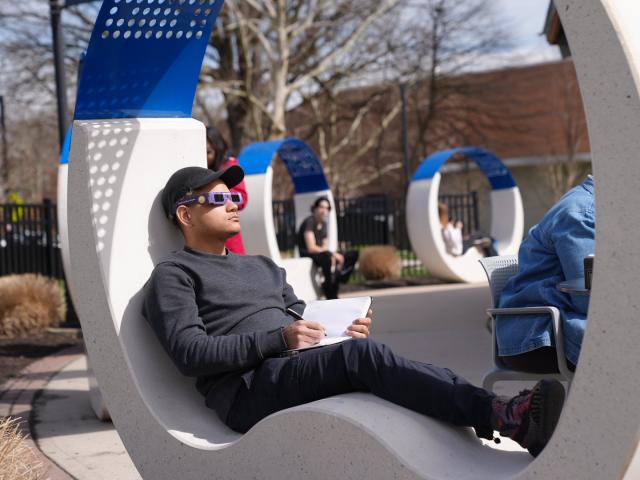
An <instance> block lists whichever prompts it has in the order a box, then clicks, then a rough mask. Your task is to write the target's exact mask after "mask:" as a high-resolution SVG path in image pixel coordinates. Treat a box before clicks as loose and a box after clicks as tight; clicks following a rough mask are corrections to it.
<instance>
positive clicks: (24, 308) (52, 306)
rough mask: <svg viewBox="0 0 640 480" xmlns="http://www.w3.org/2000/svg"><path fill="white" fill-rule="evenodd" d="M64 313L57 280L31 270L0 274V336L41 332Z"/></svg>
mask: <svg viewBox="0 0 640 480" xmlns="http://www.w3.org/2000/svg"><path fill="white" fill-rule="evenodd" d="M66 313H67V304H66V301H65V298H64V293H63V291H62V289H61V288H60V285H59V284H58V281H57V280H54V279H51V278H47V277H43V276H42V275H36V274H32V273H28V274H24V275H8V276H5V277H0V336H5V337H19V336H26V335H30V334H33V333H38V332H41V331H43V330H45V329H46V328H48V327H52V326H55V325H58V324H59V323H60V322H61V321H62V320H63V319H64V318H65V316H66Z"/></svg>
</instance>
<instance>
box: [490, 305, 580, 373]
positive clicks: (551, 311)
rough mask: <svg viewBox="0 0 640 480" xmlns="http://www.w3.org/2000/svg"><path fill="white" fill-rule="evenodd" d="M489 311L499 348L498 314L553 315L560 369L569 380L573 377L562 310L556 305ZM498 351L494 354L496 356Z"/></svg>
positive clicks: (495, 345)
mask: <svg viewBox="0 0 640 480" xmlns="http://www.w3.org/2000/svg"><path fill="white" fill-rule="evenodd" d="M487 313H488V314H489V315H491V317H492V318H493V337H494V348H495V349H497V339H496V338H495V335H496V334H495V332H496V325H495V316H496V315H539V314H541V313H542V314H547V315H550V316H551V322H552V324H553V339H554V341H555V347H556V348H555V350H556V356H557V360H558V370H559V371H560V373H561V374H562V375H563V376H564V377H565V378H567V379H568V380H569V381H570V380H571V379H572V378H573V372H571V370H569V369H568V368H567V357H566V356H565V354H564V338H563V334H562V322H561V320H560V311H559V310H558V309H557V308H556V307H551V306H542V307H521V308H488V309H487ZM496 356H497V352H496V353H495V354H494V358H496Z"/></svg>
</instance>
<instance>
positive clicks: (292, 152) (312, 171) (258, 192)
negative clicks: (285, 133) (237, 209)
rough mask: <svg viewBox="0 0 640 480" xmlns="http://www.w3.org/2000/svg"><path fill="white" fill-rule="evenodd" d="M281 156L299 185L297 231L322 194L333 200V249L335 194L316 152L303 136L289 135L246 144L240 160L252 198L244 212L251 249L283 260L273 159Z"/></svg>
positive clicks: (334, 242)
mask: <svg viewBox="0 0 640 480" xmlns="http://www.w3.org/2000/svg"><path fill="white" fill-rule="evenodd" d="M277 156H279V157H280V159H281V160H282V162H283V163H284V165H285V166H286V168H287V172H289V176H290V177H291V180H292V181H293V186H294V189H295V194H294V197H293V199H294V206H295V215H296V220H295V224H296V231H297V229H298V227H299V226H300V224H301V223H302V222H303V221H304V219H305V218H306V217H307V216H309V215H311V212H310V208H311V206H312V205H313V202H314V201H315V200H316V198H318V197H327V198H328V199H329V203H330V204H331V207H332V208H331V213H330V215H329V221H328V236H329V249H330V250H331V251H336V250H337V249H338V226H337V220H336V209H335V203H334V200H333V194H332V193H331V189H330V188H329V184H328V182H327V179H326V177H325V175H324V171H323V169H322V163H321V162H320V159H319V158H318V156H317V155H316V153H315V152H314V151H313V150H312V149H311V147H309V145H307V144H306V143H305V142H303V141H302V140H299V139H297V138H287V139H283V140H274V141H270V142H260V143H254V144H252V145H248V146H247V147H245V148H244V149H243V150H242V152H241V153H240V156H239V157H238V161H239V162H240V165H242V168H244V171H245V184H246V186H247V191H248V192H251V201H250V202H249V203H248V205H247V207H246V208H245V209H244V211H243V212H242V231H243V239H244V245H245V248H246V250H247V253H249V254H252V255H266V256H268V257H271V258H272V259H274V260H275V261H276V262H278V263H279V262H280V250H279V248H278V242H277V241H276V234H275V231H274V226H273V210H272V187H273V168H272V167H271V163H272V162H273V160H274V159H275V158H276V157H277Z"/></svg>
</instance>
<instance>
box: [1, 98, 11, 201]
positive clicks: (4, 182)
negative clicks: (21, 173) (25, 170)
mask: <svg viewBox="0 0 640 480" xmlns="http://www.w3.org/2000/svg"><path fill="white" fill-rule="evenodd" d="M0 130H2V164H0V202H4V201H5V199H6V198H7V188H8V187H9V158H8V157H9V155H8V154H7V125H6V123H5V118H4V97H3V96H2V95H0Z"/></svg>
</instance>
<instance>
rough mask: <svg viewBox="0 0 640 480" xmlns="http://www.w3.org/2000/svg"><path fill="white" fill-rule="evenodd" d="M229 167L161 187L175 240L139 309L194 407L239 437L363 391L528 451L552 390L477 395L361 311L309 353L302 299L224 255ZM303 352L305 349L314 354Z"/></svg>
mask: <svg viewBox="0 0 640 480" xmlns="http://www.w3.org/2000/svg"><path fill="white" fill-rule="evenodd" d="M243 175H244V174H243V171H242V169H241V168H240V167H238V166H232V167H229V168H228V169H226V170H223V171H219V172H214V171H211V170H207V169H205V168H200V167H188V168H185V169H181V170H179V171H178V172H176V173H175V174H174V175H173V176H172V177H171V178H170V179H169V181H168V182H167V185H166V186H165V188H164V190H163V192H162V205H163V207H164V210H165V212H166V214H167V216H168V217H169V218H170V219H172V220H174V221H175V223H176V224H177V225H178V227H179V228H180V230H181V232H182V234H183V235H184V239H185V247H184V249H183V250H180V251H177V252H173V253H171V254H170V255H169V256H168V257H167V258H165V259H164V260H163V261H161V262H159V263H158V264H157V265H156V267H155V269H154V270H153V273H152V274H151V277H150V279H149V281H148V282H147V284H146V286H145V291H144V302H143V314H144V316H145V318H146V320H147V321H148V322H149V324H150V325H151V327H152V329H153V331H154V332H155V334H156V336H157V337H158V339H159V341H160V343H161V344H162V346H163V347H164V349H165V350H166V352H167V353H168V355H169V356H170V357H171V359H172V361H173V363H174V364H175V366H176V367H177V368H178V369H179V370H180V372H182V373H183V374H184V375H188V376H192V377H196V378H197V382H196V386H197V388H198V390H199V391H200V392H201V393H202V395H203V396H204V397H205V403H206V405H207V406H208V407H209V408H212V409H213V410H215V411H216V413H217V414H218V415H219V417H220V418H221V420H222V421H223V422H225V424H226V425H227V426H229V427H230V428H231V429H233V430H235V431H238V432H246V431H248V430H249V429H250V428H251V427H252V426H253V425H255V424H256V423H257V422H259V421H260V420H261V419H263V418H264V417H266V416H268V415H270V414H272V413H274V412H277V411H279V410H282V409H285V408H289V407H293V406H296V405H300V404H303V403H307V402H312V401H314V400H319V399H322V398H326V397H329V396H333V395H338V394H342V393H348V392H355V391H360V392H370V393H372V394H374V395H377V396H379V397H381V398H383V399H386V400H388V401H390V402H393V403H395V404H397V405H400V406H403V407H405V408H409V409H411V410H414V411H416V412H419V413H422V414H424V415H429V416H431V417H434V418H437V419H440V420H443V421H446V422H449V423H451V424H453V425H461V426H470V427H473V428H474V429H475V431H476V434H477V435H478V436H480V437H483V438H492V437H493V432H494V431H496V430H497V431H498V432H499V433H500V434H501V435H503V436H508V437H510V438H512V439H514V440H515V441H517V442H518V443H519V444H520V445H522V446H523V447H524V448H527V449H528V450H529V452H530V453H531V454H532V455H537V454H538V453H539V452H540V451H541V450H542V448H544V446H545V445H546V443H547V442H548V440H549V438H550V437H551V434H552V433H553V430H554V428H555V425H556V423H557V421H558V417H559V416H560V412H561V409H562V405H563V401H564V389H563V387H562V385H561V384H560V383H559V382H557V381H541V382H539V383H538V384H536V386H535V387H534V388H533V389H532V390H527V391H524V392H521V393H520V394H519V395H517V396H515V397H513V398H505V397H498V396H496V395H494V394H493V393H492V392H489V391H486V390H484V389H482V388H478V387H476V386H474V385H471V384H470V383H468V382H467V381H466V380H465V379H463V378H462V377H460V376H459V375H456V374H455V373H453V372H452V371H451V370H449V369H446V368H440V367H437V366H435V365H430V364H426V363H422V362H417V361H413V360H409V359H406V358H403V357H401V356H399V355H396V354H395V353H393V351H392V350H391V349H390V348H389V347H387V346H386V345H384V344H381V343H378V342H375V341H373V340H371V339H370V338H369V333H370V327H371V315H372V312H371V311H369V313H368V315H367V317H366V318H358V319H355V320H354V321H353V323H352V325H351V326H350V327H349V328H348V330H347V334H348V335H349V336H350V337H352V339H351V340H348V341H344V342H342V343H337V344H333V345H327V346H322V347H319V346H317V344H318V342H319V341H320V340H321V339H322V338H324V327H323V326H322V325H321V324H319V323H317V322H312V321H308V320H304V319H299V318H303V317H304V307H305V304H304V302H303V301H302V300H300V299H298V298H297V297H296V295H295V292H294V291H293V289H292V288H291V286H290V285H289V284H288V283H287V280H286V274H285V271H284V270H283V269H281V268H279V267H278V266H277V265H276V264H275V263H274V262H273V261H272V260H270V259H269V258H267V257H263V256H251V255H247V256H241V255H236V254H233V253H231V252H229V251H228V250H227V249H226V248H225V246H224V245H225V242H226V241H227V240H228V239H229V238H230V237H232V236H233V235H236V234H237V233H238V232H239V231H240V223H239V221H238V207H237V203H241V202H242V198H241V195H240V196H239V194H237V193H232V192H229V188H232V187H233V186H234V185H235V184H237V183H238V182H239V181H241V180H242V178H243ZM314 346H315V348H310V347H314Z"/></svg>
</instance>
